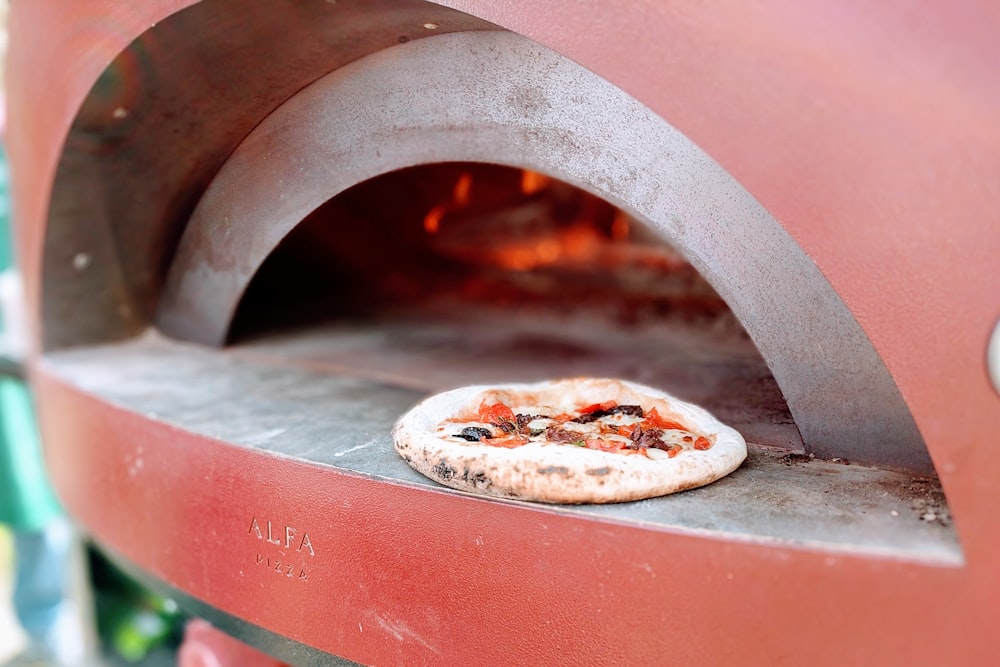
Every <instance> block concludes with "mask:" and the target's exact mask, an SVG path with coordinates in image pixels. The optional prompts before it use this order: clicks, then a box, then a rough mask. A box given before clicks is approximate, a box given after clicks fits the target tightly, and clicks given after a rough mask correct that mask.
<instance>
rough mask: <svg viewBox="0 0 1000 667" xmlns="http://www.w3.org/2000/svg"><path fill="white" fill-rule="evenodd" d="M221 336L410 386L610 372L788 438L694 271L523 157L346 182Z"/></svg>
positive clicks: (735, 325)
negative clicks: (516, 163)
mask: <svg viewBox="0 0 1000 667" xmlns="http://www.w3.org/2000/svg"><path fill="white" fill-rule="evenodd" d="M293 339H294V340H295V341H296V343H295V344H294V345H289V341H290V340H293ZM229 344H230V346H231V349H233V350H235V351H238V353H239V354H241V355H248V356H252V357H254V358H263V357H269V358H272V359H274V358H277V357H279V356H281V357H283V358H284V359H285V363H292V362H293V360H294V363H299V364H309V365H313V366H323V367H324V368H326V369H328V370H336V371H337V372H340V373H345V374H348V375H353V376H358V377H366V376H367V377H376V378H380V379H384V380H386V381H389V382H391V383H392V384H394V385H397V386H404V387H408V388H413V389H417V390H421V391H425V392H433V391H442V390H445V389H450V388H453V387H456V386H462V385H469V384H482V383H497V382H522V381H539V380H545V379H551V378H553V377H580V376H591V377H619V378H623V379H629V380H633V381H636V382H640V383H644V384H648V385H651V386H656V387H660V388H662V389H664V390H666V391H668V392H670V393H672V394H674V395H677V396H678V397H681V398H684V399H686V400H690V401H693V402H696V403H698V404H700V405H702V406H704V407H705V408H707V409H708V410H710V411H711V412H713V413H714V414H715V415H716V416H717V417H719V418H720V419H722V420H723V421H725V422H727V423H729V424H731V425H733V426H735V427H736V428H737V429H738V430H740V431H741V432H743V433H744V435H745V437H747V438H748V439H750V440H751V441H752V442H755V443H757V444H761V445H768V446H775V447H781V448H783V449H786V450H788V451H792V452H799V453H801V452H802V451H803V444H802V439H801V437H800V435H799V433H798V430H797V428H796V427H795V423H794V420H793V419H792V416H791V413H790V412H789V410H788V407H787V405H786V403H785V400H784V398H783V396H782V394H781V390H780V388H779V387H778V385H777V383H776V382H775V381H774V378H773V376H772V375H771V373H770V370H769V369H768V367H767V363H766V362H765V360H764V359H763V357H762V356H761V355H760V353H759V352H758V351H757V349H756V347H755V346H754V343H753V341H752V340H751V339H750V337H749V336H748V335H747V334H746V331H745V330H744V329H743V327H742V325H741V324H740V323H739V320H738V319H737V318H736V317H735V316H734V315H733V313H732V311H731V310H730V309H729V307H728V306H727V304H726V302H725V301H724V300H723V299H722V298H721V297H720V296H719V295H718V294H717V293H716V292H715V290H714V289H713V288H712V287H711V285H710V284H709V283H708V282H707V281H706V280H705V279H704V278H703V277H702V276H701V275H700V274H699V273H698V271H697V270H696V269H695V268H694V267H693V266H691V264H690V263H689V262H687V261H686V260H685V259H684V257H683V256H682V255H681V254H680V253H679V252H677V251H676V250H675V249H674V248H673V247H671V246H670V245H669V244H668V243H667V242H665V241H664V240H663V238H662V237H661V236H660V235H658V234H657V233H656V232H655V231H653V230H652V229H650V228H649V227H647V226H646V225H645V224H643V223H641V222H640V221H638V220H635V219H634V218H632V217H631V216H629V215H628V214H627V213H626V212H624V211H623V210H621V209H619V208H616V207H614V206H612V205H611V204H609V203H608V202H606V201H604V200H602V199H600V198H599V197H596V196H594V195H592V194H590V193H588V192H586V191H584V190H582V189H580V188H577V187H575V186H572V185H570V184H568V183H565V182H562V181H559V180H557V179H554V178H551V177H549V176H547V175H543V174H539V173H537V172H534V171H531V170H525V169H517V168H513V167H506V166H501V165H491V164H483V163H437V164H428V165H421V166H418V167H410V168H406V169H402V170H398V171H394V172H390V173H388V174H384V175H381V176H378V177H376V178H374V179H370V180H368V181H366V182H364V183H361V184H358V185H356V186H354V187H352V188H350V189H348V190H346V191H345V192H343V193H341V194H340V195H338V196H336V197H334V198H333V199H331V200H330V201H328V202H326V203H325V204H323V205H322V206H321V207H319V208H318V209H317V210H316V211H314V212H313V213H312V214H310V215H309V216H308V217H307V218H306V219H305V220H304V221H303V222H302V223H301V224H299V225H298V226H297V227H295V229H293V230H292V231H291V232H290V233H289V234H288V235H287V236H286V237H285V238H284V239H283V240H282V242H281V243H279V244H278V245H277V246H276V248H275V249H274V251H273V252H272V253H271V254H270V255H269V256H268V258H267V259H266V260H265V261H264V262H263V264H262V265H261V267H260V269H259V270H258V271H257V273H256V275H255V276H254V278H253V280H252V281H251V282H250V284H249V285H248V287H247V289H246V291H245V293H244V295H243V298H242V300H241V302H240V305H239V307H238V309H237V311H236V315H235V317H234V320H233V324H232V326H231V328H230V334H229ZM290 350H291V351H290Z"/></svg>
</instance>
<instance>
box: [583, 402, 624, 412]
mask: <svg viewBox="0 0 1000 667" xmlns="http://www.w3.org/2000/svg"><path fill="white" fill-rule="evenodd" d="M617 406H618V401H604V402H603V403H594V404H593V405H588V406H587V407H585V408H580V409H579V410H577V412H579V413H580V414H581V415H589V414H590V413H591V412H597V411H598V410H610V409H611V408H614V407H617Z"/></svg>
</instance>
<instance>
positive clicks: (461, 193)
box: [424, 172, 472, 234]
mask: <svg viewBox="0 0 1000 667" xmlns="http://www.w3.org/2000/svg"><path fill="white" fill-rule="evenodd" d="M471 191H472V174H470V173H468V172H465V173H463V174H462V175H461V176H459V177H458V181H457V182H456V183H455V187H454V188H452V191H451V201H450V202H447V203H444V204H438V205H437V206H435V207H434V208H432V209H431V210H430V211H428V212H427V215H425V216H424V231H425V232H427V233H428V234H437V233H438V231H440V229H441V219H442V218H444V216H445V214H447V213H448V212H449V211H453V210H456V209H460V208H462V207H464V206H466V205H468V203H469V193H470V192H471Z"/></svg>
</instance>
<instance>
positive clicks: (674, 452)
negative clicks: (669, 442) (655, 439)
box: [667, 445, 684, 458]
mask: <svg viewBox="0 0 1000 667" xmlns="http://www.w3.org/2000/svg"><path fill="white" fill-rule="evenodd" d="M683 449H684V448H683V447H681V446H680V445H674V446H673V447H671V448H670V449H668V450H667V456H669V457H670V458H674V457H675V456H677V455H678V454H680V453H681V451H682V450H683Z"/></svg>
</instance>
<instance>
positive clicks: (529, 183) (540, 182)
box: [521, 169, 549, 195]
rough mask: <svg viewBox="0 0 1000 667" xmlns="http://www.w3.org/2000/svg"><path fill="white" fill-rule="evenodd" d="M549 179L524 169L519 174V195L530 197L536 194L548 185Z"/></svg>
mask: <svg viewBox="0 0 1000 667" xmlns="http://www.w3.org/2000/svg"><path fill="white" fill-rule="evenodd" d="M548 181H549V179H548V178H547V177H546V176H544V175H542V174H539V173H538V172H537V171H531V170H529V169H525V170H524V171H522V172H521V193H522V194H526V195H530V194H534V193H536V192H538V191H539V190H541V189H542V188H544V187H545V186H546V185H547V184H548Z"/></svg>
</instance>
